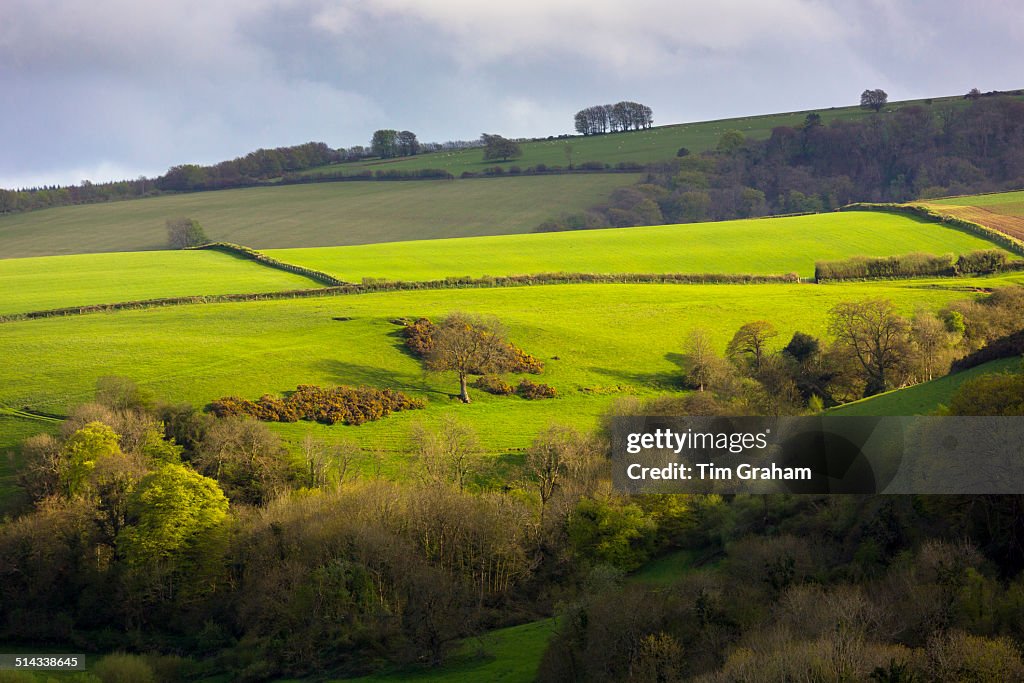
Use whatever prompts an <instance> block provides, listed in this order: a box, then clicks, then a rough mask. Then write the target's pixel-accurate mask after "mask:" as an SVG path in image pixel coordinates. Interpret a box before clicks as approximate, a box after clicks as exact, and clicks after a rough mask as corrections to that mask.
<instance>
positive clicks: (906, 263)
mask: <svg viewBox="0 0 1024 683" xmlns="http://www.w3.org/2000/svg"><path fill="white" fill-rule="evenodd" d="M1021 269H1024V262H1022V261H1010V260H1009V259H1008V258H1007V254H1006V252H1005V251H1003V250H1001V249H979V250H977V251H972V252H969V253H967V254H961V255H960V256H959V257H954V256H953V254H943V255H941V256H937V255H935V254H922V253H914V254H904V255H902V256H881V257H871V256H854V257H852V258H848V259H843V260H839V261H818V262H817V263H815V264H814V279H815V281H816V282H827V281H830V280H832V281H836V280H873V279H879V278H886V279H892V278H908V277H952V276H957V275H987V274H991V273H1001V272H1003V271H1006V270H1021Z"/></svg>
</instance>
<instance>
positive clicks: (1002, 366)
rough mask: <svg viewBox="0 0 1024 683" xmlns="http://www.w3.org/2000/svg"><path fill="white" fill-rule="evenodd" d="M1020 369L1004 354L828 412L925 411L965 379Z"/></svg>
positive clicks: (931, 409)
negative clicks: (973, 365)
mask: <svg viewBox="0 0 1024 683" xmlns="http://www.w3.org/2000/svg"><path fill="white" fill-rule="evenodd" d="M1020 369H1021V359H1020V358H1004V359H1001V360H997V361H992V362H991V363H985V364H984V365H979V366H978V367H976V368H971V369H969V370H964V371H963V372H958V373H956V374H953V375H946V376H945V377H940V378H938V379H935V380H932V381H931V382H925V383H923V384H917V385H914V386H912V387H907V388H906V389H897V390H895V391H888V392H886V393H884V394H879V395H878V396H872V397H871V398H866V399H863V400H860V401H856V402H854V403H847V404H846V405H844V406H839V407H838V408H833V409H832V410H830V411H828V412H829V415H928V414H930V413H933V412H935V410H937V409H938V407H939V406H940V405H947V404H948V403H949V399H950V397H952V396H953V394H954V393H955V392H956V390H957V389H959V388H960V385H961V384H963V383H964V382H966V381H967V380H969V379H973V378H975V377H980V376H981V375H989V374H994V373H998V372H1017V371H1019V370H1020Z"/></svg>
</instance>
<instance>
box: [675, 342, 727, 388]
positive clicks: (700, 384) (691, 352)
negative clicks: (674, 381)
mask: <svg viewBox="0 0 1024 683" xmlns="http://www.w3.org/2000/svg"><path fill="white" fill-rule="evenodd" d="M683 352H684V353H685V355H686V360H687V365H688V371H687V373H686V374H687V379H689V381H690V384H692V385H693V386H695V387H697V388H698V389H699V390H701V391H704V387H705V386H706V385H707V384H709V383H710V382H711V380H712V379H713V378H714V376H715V374H716V372H717V370H718V365H719V359H718V357H717V356H716V355H715V351H714V347H712V345H711V335H709V334H708V332H707V330H704V329H700V328H698V329H695V330H693V331H692V332H690V335H689V336H688V337H687V338H686V344H685V348H684V349H683Z"/></svg>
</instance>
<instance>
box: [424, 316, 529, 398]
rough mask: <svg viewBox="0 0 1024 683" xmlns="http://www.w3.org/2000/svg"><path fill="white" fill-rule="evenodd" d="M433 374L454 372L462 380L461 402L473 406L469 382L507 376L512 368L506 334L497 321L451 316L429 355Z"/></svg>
mask: <svg viewBox="0 0 1024 683" xmlns="http://www.w3.org/2000/svg"><path fill="white" fill-rule="evenodd" d="M426 365H427V368H428V369H429V370H434V371H437V372H443V371H445V370H453V371H455V372H456V373H457V374H458V376H459V389H460V393H459V398H461V399H462V402H463V403H469V402H470V400H469V391H468V390H467V388H466V378H467V377H468V376H469V375H486V374H489V373H495V372H505V371H506V370H507V369H508V368H509V367H511V365H512V358H511V355H510V352H509V345H508V342H507V341H505V332H504V330H503V329H502V327H501V325H500V324H499V323H498V321H497V320H494V319H485V318H481V317H479V316H470V315H467V314H465V313H458V312H456V313H451V314H450V315H449V316H448V317H447V318H445V319H444V320H442V321H441V322H440V323H439V324H438V325H437V330H436V331H435V332H434V345H433V348H432V349H431V350H430V352H429V354H428V355H427V359H426Z"/></svg>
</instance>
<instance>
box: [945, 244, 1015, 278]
mask: <svg viewBox="0 0 1024 683" xmlns="http://www.w3.org/2000/svg"><path fill="white" fill-rule="evenodd" d="M1006 260H1007V259H1006V252H1005V251H1003V250H1001V249H979V250H978V251H972V252H970V253H968V254H961V256H960V258H958V259H957V260H956V270H957V272H958V273H998V272H1000V271H1002V270H1003V269H1005V268H1006Z"/></svg>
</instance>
